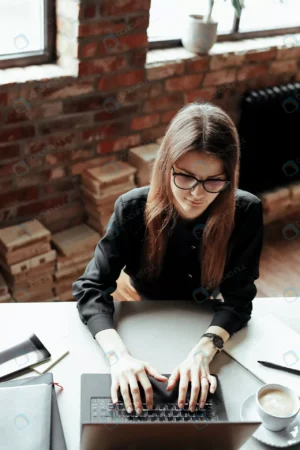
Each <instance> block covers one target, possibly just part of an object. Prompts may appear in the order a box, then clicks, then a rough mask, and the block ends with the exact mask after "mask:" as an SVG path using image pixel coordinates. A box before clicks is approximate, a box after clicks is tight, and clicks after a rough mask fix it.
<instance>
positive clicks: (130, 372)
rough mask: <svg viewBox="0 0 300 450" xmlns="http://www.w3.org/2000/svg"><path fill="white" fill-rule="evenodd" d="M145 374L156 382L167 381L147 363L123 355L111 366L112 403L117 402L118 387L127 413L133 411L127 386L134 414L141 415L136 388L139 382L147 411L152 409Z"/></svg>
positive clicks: (140, 402) (147, 379)
mask: <svg viewBox="0 0 300 450" xmlns="http://www.w3.org/2000/svg"><path fill="white" fill-rule="evenodd" d="M147 373H148V374H149V375H151V376H152V377H154V378H156V379H157V380H158V381H162V382H165V381H167V379H168V378H167V377H165V376H163V375H162V374H161V373H159V372H158V370H157V369H155V368H154V367H152V366H151V364H149V363H148V362H147V361H141V360H139V359H136V358H133V356H131V355H129V354H125V355H123V356H122V357H121V358H120V359H119V360H118V362H117V363H116V364H114V365H113V366H111V377H112V385H111V397H112V401H113V403H115V402H117V401H118V394H117V392H118V388H119V386H120V391H121V394H122V397H123V399H124V403H125V408H126V410H127V412H128V413H131V412H132V411H133V408H132V402H131V398H130V395H129V389H128V385H129V386H130V389H131V393H132V398H133V401H134V406H135V409H136V412H137V414H141V413H142V411H143V406H142V401H141V396H140V390H139V386H138V381H139V382H140V383H141V385H142V387H143V389H144V391H145V399H146V405H147V409H152V408H153V389H152V386H151V383H150V381H149V378H148V377H147ZM128 408H130V409H128Z"/></svg>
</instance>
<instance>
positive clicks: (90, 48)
mask: <svg viewBox="0 0 300 450" xmlns="http://www.w3.org/2000/svg"><path fill="white" fill-rule="evenodd" d="M97 48H98V42H87V43H86V42H80V43H79V47H78V49H79V50H78V51H79V58H93V57H95V56H96V54H97Z"/></svg>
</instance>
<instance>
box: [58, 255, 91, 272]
mask: <svg viewBox="0 0 300 450" xmlns="http://www.w3.org/2000/svg"><path fill="white" fill-rule="evenodd" d="M93 256H94V250H88V251H86V252H84V253H82V252H81V253H80V254H79V255H74V256H71V257H69V256H62V255H58V257H57V262H56V266H57V271H60V270H63V269H67V268H69V267H72V266H73V264H80V263H81V262H82V261H90V260H91V259H92V258H93Z"/></svg>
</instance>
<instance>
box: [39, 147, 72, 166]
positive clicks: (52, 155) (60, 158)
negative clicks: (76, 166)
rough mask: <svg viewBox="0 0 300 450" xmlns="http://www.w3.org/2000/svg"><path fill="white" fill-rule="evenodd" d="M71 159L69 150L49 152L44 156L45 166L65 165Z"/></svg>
mask: <svg viewBox="0 0 300 450" xmlns="http://www.w3.org/2000/svg"><path fill="white" fill-rule="evenodd" d="M70 159H71V153H70V150H64V151H55V152H49V153H47V154H46V156H45V162H46V164H47V165H56V164H59V163H67V162H68V161H70Z"/></svg>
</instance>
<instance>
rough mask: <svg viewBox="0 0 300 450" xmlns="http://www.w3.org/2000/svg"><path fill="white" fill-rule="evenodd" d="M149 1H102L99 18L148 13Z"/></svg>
mask: <svg viewBox="0 0 300 450" xmlns="http://www.w3.org/2000/svg"><path fill="white" fill-rule="evenodd" d="M149 9H150V0H119V1H118V2H112V1H111V0H103V1H102V2H101V5H100V15H101V16H118V15H121V14H128V13H137V12H139V11H149Z"/></svg>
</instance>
